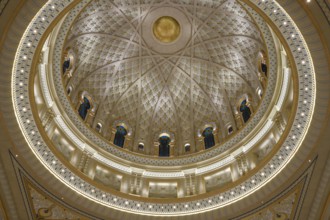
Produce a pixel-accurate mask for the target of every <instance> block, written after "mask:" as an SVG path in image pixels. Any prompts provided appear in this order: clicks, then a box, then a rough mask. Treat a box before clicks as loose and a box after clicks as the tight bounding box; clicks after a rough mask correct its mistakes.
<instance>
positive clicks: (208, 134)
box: [202, 127, 215, 149]
mask: <svg viewBox="0 0 330 220" xmlns="http://www.w3.org/2000/svg"><path fill="white" fill-rule="evenodd" d="M202 135H203V137H204V145H205V149H209V148H211V147H213V146H214V145H215V141H214V135H213V128H212V127H208V128H205V130H204V131H203V134H202Z"/></svg>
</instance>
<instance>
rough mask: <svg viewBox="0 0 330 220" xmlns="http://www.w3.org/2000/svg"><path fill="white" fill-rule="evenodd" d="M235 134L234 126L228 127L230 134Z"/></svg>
mask: <svg viewBox="0 0 330 220" xmlns="http://www.w3.org/2000/svg"><path fill="white" fill-rule="evenodd" d="M233 132H234V129H233V126H231V125H230V126H229V127H228V134H231V133H233Z"/></svg>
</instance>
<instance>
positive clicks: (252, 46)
mask: <svg viewBox="0 0 330 220" xmlns="http://www.w3.org/2000/svg"><path fill="white" fill-rule="evenodd" d="M163 6H166V7H175V8H179V9H180V10H181V11H182V13H184V14H185V16H186V17H187V18H188V19H189V21H190V25H191V26H192V32H191V36H190V40H189V42H188V43H187V45H186V46H185V47H184V48H183V49H182V50H180V51H178V52H176V53H173V54H166V55H164V54H160V53H157V52H155V51H153V50H152V49H150V47H149V46H148V44H146V42H145V40H144V39H143V37H142V35H141V26H142V22H143V20H144V19H145V18H146V16H147V15H148V14H149V13H150V12H151V11H152V10H153V9H154V8H157V7H163ZM66 47H70V48H72V49H73V51H74V53H75V62H76V65H75V66H76V69H75V71H74V73H73V77H72V79H71V80H70V85H71V86H72V87H73V88H75V89H74V90H75V92H74V93H73V95H71V98H72V99H77V94H78V92H81V91H88V93H90V94H91V95H92V97H93V99H94V100H95V102H96V103H98V110H97V113H96V120H101V121H103V122H105V124H106V126H109V125H111V124H112V123H113V122H114V121H116V120H124V121H126V123H128V124H129V125H130V127H132V135H133V143H135V145H137V143H139V142H144V143H148V144H147V145H148V146H150V145H152V142H153V141H154V137H155V135H157V134H158V133H160V132H162V131H169V132H170V133H173V134H174V136H175V142H176V144H178V145H179V146H183V145H184V144H185V143H190V144H191V145H192V146H194V145H195V141H194V140H195V139H196V135H197V130H198V128H200V127H201V126H203V125H204V124H205V123H208V122H214V123H215V124H216V125H217V127H219V128H220V132H219V138H220V139H221V138H222V137H224V134H226V131H225V130H226V128H225V126H224V125H226V124H231V125H233V126H234V127H235V121H234V117H233V114H234V111H236V109H237V101H238V99H239V97H242V95H243V94H250V95H251V98H252V100H253V102H252V105H254V107H256V106H257V105H258V101H259V99H258V98H257V96H256V90H257V88H258V87H260V82H259V80H258V76H257V71H258V70H257V56H258V52H259V51H260V50H261V49H264V48H265V47H264V43H263V40H262V37H261V34H260V32H259V30H258V28H257V26H256V24H255V23H254V22H253V20H252V19H251V18H250V16H249V15H248V13H247V12H246V11H245V9H243V7H242V6H240V4H239V3H237V2H236V1H229V0H220V1H219V0H210V1H203V2H199V1H197V3H196V4H195V1H192V0H186V1H182V0H180V1H179V0H172V1H160V0H156V1H137V0H134V1H127V2H126V1H125V2H124V1H119V0H116V1H107V0H99V1H93V2H91V4H89V6H88V7H87V8H86V9H85V10H84V11H83V12H82V13H81V14H80V16H79V17H78V18H77V19H76V21H75V23H74V25H73V27H72V29H71V31H70V33H69V35H68V38H67V42H66Z"/></svg>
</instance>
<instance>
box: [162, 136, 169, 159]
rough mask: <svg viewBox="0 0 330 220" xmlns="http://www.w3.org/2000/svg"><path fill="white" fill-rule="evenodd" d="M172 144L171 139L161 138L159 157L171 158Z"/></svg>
mask: <svg viewBox="0 0 330 220" xmlns="http://www.w3.org/2000/svg"><path fill="white" fill-rule="evenodd" d="M170 142H171V139H170V138H169V137H168V136H161V137H160V138H159V156H160V157H169V156H170Z"/></svg>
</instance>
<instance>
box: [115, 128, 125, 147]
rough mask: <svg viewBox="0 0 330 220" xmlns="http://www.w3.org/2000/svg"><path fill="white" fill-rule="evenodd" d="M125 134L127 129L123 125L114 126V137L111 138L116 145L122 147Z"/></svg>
mask: <svg viewBox="0 0 330 220" xmlns="http://www.w3.org/2000/svg"><path fill="white" fill-rule="evenodd" d="M126 135H127V130H126V128H124V127H123V126H117V127H116V134H115V139H114V140H113V143H114V145H116V146H118V147H124V143H125V136H126Z"/></svg>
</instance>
